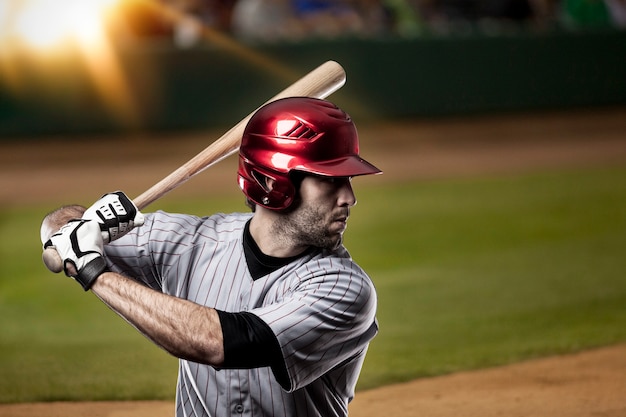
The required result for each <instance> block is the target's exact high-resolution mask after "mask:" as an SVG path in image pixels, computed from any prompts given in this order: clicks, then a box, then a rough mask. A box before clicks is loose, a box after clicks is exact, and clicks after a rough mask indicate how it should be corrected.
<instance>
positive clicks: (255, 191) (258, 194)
mask: <svg viewBox="0 0 626 417" xmlns="http://www.w3.org/2000/svg"><path fill="white" fill-rule="evenodd" d="M248 172H249V175H248V181H247V183H248V184H247V186H246V194H247V195H248V197H249V198H250V199H251V200H252V201H254V202H255V203H256V204H258V205H260V206H263V207H266V208H269V209H272V210H281V209H285V208H287V207H289V205H290V204H291V203H292V202H293V198H294V195H295V192H296V190H295V187H294V185H293V184H292V183H291V180H290V179H289V177H288V176H283V175H275V174H274V173H269V172H264V170H261V169H258V168H257V167H251V166H249V167H248ZM269 180H271V181H269Z"/></svg>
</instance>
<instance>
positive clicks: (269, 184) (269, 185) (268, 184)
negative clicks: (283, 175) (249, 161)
mask: <svg viewBox="0 0 626 417" xmlns="http://www.w3.org/2000/svg"><path fill="white" fill-rule="evenodd" d="M275 183H276V180H275V179H274V178H270V177H265V189H266V190H267V191H268V192H269V191H272V190H273V189H274V184H275Z"/></svg>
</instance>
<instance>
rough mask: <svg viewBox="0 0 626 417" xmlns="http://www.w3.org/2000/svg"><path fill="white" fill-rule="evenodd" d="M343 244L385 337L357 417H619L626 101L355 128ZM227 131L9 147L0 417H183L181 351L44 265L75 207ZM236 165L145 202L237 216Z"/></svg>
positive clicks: (1, 219)
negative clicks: (178, 405) (57, 229)
mask: <svg viewBox="0 0 626 417" xmlns="http://www.w3.org/2000/svg"><path fill="white" fill-rule="evenodd" d="M357 125H358V126H359V128H360V129H359V131H360V134H361V138H362V139H361V140H362V143H361V152H362V155H363V156H364V157H365V158H366V159H368V160H370V161H372V162H373V163H375V164H376V165H377V166H379V167H381V168H382V169H383V170H384V171H385V173H384V175H382V176H378V177H367V178H357V179H355V180H354V183H353V184H354V188H355V192H356V194H357V197H358V200H359V203H358V205H357V206H356V207H355V208H354V209H353V212H352V216H351V218H350V221H349V227H348V231H347V232H346V246H347V247H348V249H349V250H350V252H351V253H352V256H353V257H354V258H355V259H356V261H357V262H358V263H359V264H361V265H362V266H363V267H364V268H365V269H366V270H367V271H368V272H369V274H370V275H371V277H372V279H373V281H374V283H375V285H376V287H377V290H378V297H379V310H378V319H379V324H380V334H379V335H378V336H377V337H376V339H374V341H373V342H372V344H371V346H370V350H369V354H368V357H367V359H366V362H365V365H364V369H363V372H362V375H361V379H360V382H359V387H358V388H359V389H358V392H357V396H356V399H355V400H354V402H353V403H352V404H351V406H350V413H351V415H352V416H354V417H371V416H386V415H403V416H429V417H433V416H441V417H453V416H454V417H458V416H463V417H491V416H493V417H495V416H506V417H517V416H519V417H522V416H542V417H543V416H550V417H560V416H562V417H579V416H580V417H583V416H603V417H621V416H624V415H626V396H625V395H624V394H625V392H626V326H625V323H626V308H624V306H626V275H625V272H624V271H626V257H625V256H624V253H625V249H626V109H625V108H610V109H596V110H586V111H585V110H575V111H568V112H565V111H563V112H543V113H532V114H507V115H493V116H473V117H470V116H467V117H458V118H441V119H434V120H433V119H430V120H401V121H393V122H391V121H390V122H386V123H376V124H367V123H366V122H364V121H358V120H357ZM222 132H223V131H215V132H213V131H211V132H194V133H184V134H161V135H142V134H134V135H131V136H113V137H111V136H104V135H103V136H90V137H70V138H61V137H54V138H20V139H15V140H5V141H2V142H0V259H2V262H3V264H4V265H3V268H2V270H1V272H0V317H1V321H0V353H1V355H0V415H1V416H3V417H22V416H28V417H44V416H45V417H53V416H94V417H98V416H110V417H113V416H116V417H121V416H134V417H137V416H151V417H160V416H171V415H173V398H174V388H175V382H176V370H177V369H176V365H177V364H176V360H175V359H174V358H171V357H169V356H168V355H167V354H166V353H164V352H162V351H160V350H159V349H158V348H156V347H154V346H153V345H151V344H150V343H149V342H148V341H147V340H145V339H144V338H143V337H142V336H140V335H138V334H137V333H136V332H135V331H134V329H132V328H130V326H128V325H127V324H126V323H125V322H124V321H123V320H121V319H120V318H118V317H117V316H115V314H113V313H111V312H110V311H108V310H107V308H106V307H104V306H103V305H101V304H100V303H99V302H98V300H97V299H96V298H95V297H94V296H93V295H92V294H90V293H84V292H83V291H82V290H81V289H80V287H79V286H78V285H77V284H76V283H73V282H71V280H70V279H68V278H66V277H65V276H63V275H56V276H55V275H53V274H51V273H49V272H48V271H47V270H46V269H45V268H44V266H43V265H42V264H41V261H40V253H41V245H40V242H39V224H40V221H41V219H42V217H43V216H44V215H45V214H46V212H48V211H49V210H51V209H53V208H56V207H58V206H59V205H62V204H66V203H80V204H84V205H89V204H90V203H91V202H93V201H94V200H96V199H97V198H98V197H99V196H100V195H101V194H103V193H105V192H108V191H112V190H116V189H122V190H124V191H125V192H127V194H129V195H130V196H131V197H134V196H136V195H139V194H140V193H141V192H143V191H144V190H145V189H147V188H148V187H149V186H151V185H152V184H153V183H155V182H156V181H158V180H160V179H161V178H162V177H164V176H165V175H167V174H169V173H170V172H171V171H172V170H174V169H176V168H177V167H178V166H179V165H180V164H181V163H183V162H185V161H186V160H188V159H189V158H190V157H192V156H193V155H195V154H196V153H197V152H198V151H199V150H201V149H203V148H204V147H205V146H207V145H208V144H209V142H210V141H211V140H213V139H215V138H217V137H218V136H219V135H220V134H221V133H222ZM235 167H236V159H235V158H233V157H231V158H229V159H227V160H225V161H222V162H221V163H219V164H218V165H216V166H215V167H212V168H210V169H209V170H207V171H205V172H204V173H202V174H201V175H200V176H198V177H196V178H193V179H192V180H190V181H189V182H188V183H186V184H184V185H183V186H181V187H180V188H178V189H177V190H175V191H173V192H171V193H170V194H169V195H167V196H166V197H164V198H163V199H161V200H159V201H157V202H156V203H154V204H153V205H151V206H149V207H148V209H147V210H145V211H150V210H157V209H164V210H171V211H183V212H191V213H195V214H199V215H202V214H210V213H213V212H215V211H233V210H244V209H245V206H244V205H243V199H242V196H241V194H240V191H239V190H238V188H237V185H236V181H235V175H234V172H235Z"/></svg>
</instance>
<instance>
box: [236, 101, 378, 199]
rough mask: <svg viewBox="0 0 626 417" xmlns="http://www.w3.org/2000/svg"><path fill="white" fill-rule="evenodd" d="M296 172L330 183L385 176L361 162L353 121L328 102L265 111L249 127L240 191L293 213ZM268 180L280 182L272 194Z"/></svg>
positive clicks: (278, 103)
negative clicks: (293, 174) (293, 173)
mask: <svg viewBox="0 0 626 417" xmlns="http://www.w3.org/2000/svg"><path fill="white" fill-rule="evenodd" d="M291 171H301V172H308V173H311V174H316V175H322V176H328V177H353V176H357V175H367V174H378V173H380V172H381V171H380V170H379V169H378V168H376V167H375V166H374V165H372V164H370V163H369V162H367V161H365V160H364V159H363V158H361V157H360V156H359V137H358V134H357V131H356V127H355V126H354V123H353V122H352V119H350V116H348V115H347V114H346V113H345V112H344V111H343V110H341V109H339V108H338V107H337V106H335V105H334V104H332V103H330V102H328V101H325V100H320V99H316V98H309V97H290V98H285V99H281V100H277V101H274V102H272V103H269V104H266V105H265V106H263V107H261V108H260V109H259V110H258V111H257V112H256V113H255V114H254V115H253V116H252V118H251V119H250V121H249V122H248V124H247V126H246V128H245V130H244V133H243V137H242V140H241V146H240V148H239V170H238V181H239V186H240V187H241V189H242V190H243V192H244V194H245V195H246V196H247V197H248V198H249V199H250V200H252V201H253V202H255V203H256V204H258V205H261V206H263V207H266V208H270V209H275V210H279V209H284V208H287V207H289V205H290V204H291V203H292V201H293V198H294V195H295V193H296V190H295V187H294V185H293V182H292V180H291V178H290V177H289V174H290V172H291ZM266 177H269V178H272V179H273V180H274V181H275V182H274V186H273V187H272V189H271V190H269V189H268V188H267V186H266V185H265V178H266Z"/></svg>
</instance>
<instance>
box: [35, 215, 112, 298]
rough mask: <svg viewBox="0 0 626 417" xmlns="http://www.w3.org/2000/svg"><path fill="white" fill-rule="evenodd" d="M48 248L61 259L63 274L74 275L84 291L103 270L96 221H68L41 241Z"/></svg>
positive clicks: (105, 268)
mask: <svg viewBox="0 0 626 417" xmlns="http://www.w3.org/2000/svg"><path fill="white" fill-rule="evenodd" d="M48 247H52V248H54V249H56V251H57V253H58V254H59V256H60V257H61V259H62V260H63V270H64V271H65V275H67V276H68V277H72V278H74V279H75V280H76V281H77V282H78V283H79V284H80V285H82V287H83V289H84V290H85V291H87V290H89V288H91V286H92V285H93V283H94V282H95V280H96V279H97V278H98V277H99V276H100V275H101V274H102V273H103V272H105V271H106V270H107V266H106V262H105V260H104V258H103V257H102V253H103V251H104V243H103V241H102V233H101V230H100V225H99V224H98V222H96V221H93V220H84V219H76V220H70V221H69V222H68V223H67V224H66V225H65V226H63V227H62V228H61V229H60V230H59V231H58V232H57V233H55V234H53V235H52V236H51V237H50V239H49V240H48V241H47V242H46V243H45V244H44V249H46V248H48Z"/></svg>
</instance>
